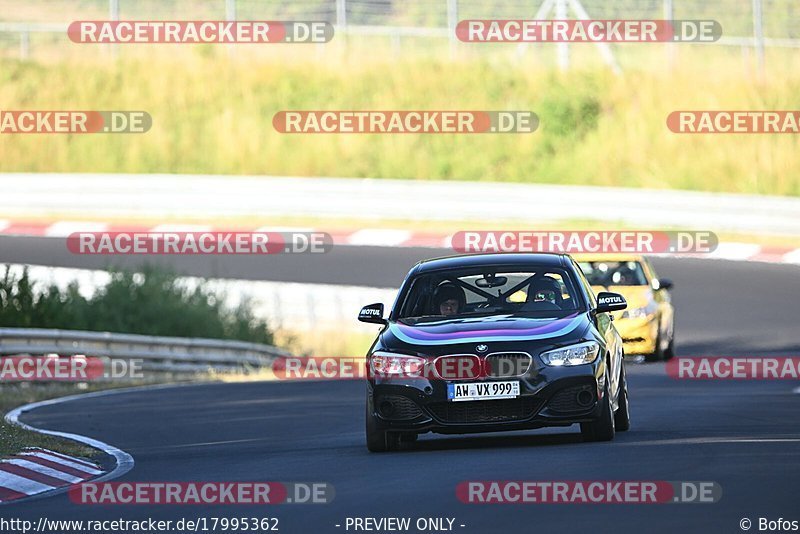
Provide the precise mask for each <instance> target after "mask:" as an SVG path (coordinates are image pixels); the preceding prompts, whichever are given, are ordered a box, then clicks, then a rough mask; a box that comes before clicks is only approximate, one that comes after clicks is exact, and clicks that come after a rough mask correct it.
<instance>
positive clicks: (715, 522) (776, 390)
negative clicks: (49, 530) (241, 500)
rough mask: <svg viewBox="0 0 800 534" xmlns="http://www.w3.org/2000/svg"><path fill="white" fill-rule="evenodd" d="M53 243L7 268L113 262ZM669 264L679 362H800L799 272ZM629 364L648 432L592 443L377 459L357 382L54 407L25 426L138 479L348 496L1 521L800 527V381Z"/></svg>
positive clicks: (254, 265) (239, 263)
mask: <svg viewBox="0 0 800 534" xmlns="http://www.w3.org/2000/svg"><path fill="white" fill-rule="evenodd" d="M54 243H55V241H54V242H53V243H50V242H45V241H44V240H30V239H25V238H0V262H8V261H13V262H15V263H34V264H50V265H61V266H69V267H99V266H102V265H99V264H92V262H95V261H97V259H96V258H94V259H93V258H85V257H80V258H76V257H71V256H69V255H68V254H63V255H61V256H59V255H58V253H57V252H58V251H57V250H56V249H55V248H52V249H51V250H47V248H48V247H51V246H52V247H55V246H56V245H55V244H54ZM60 246H61V247H63V242H62V243H61V244H60ZM444 254H447V251H433V250H430V249H383V248H371V247H339V248H336V249H334V251H333V252H331V253H329V254H326V255H323V256H280V257H279V256H276V257H272V258H268V260H269V261H267V260H264V259H257V260H255V259H251V258H246V257H216V258H211V259H209V260H201V261H197V259H196V258H195V259H193V260H191V261H190V262H184V261H181V262H176V263H174V264H173V265H174V266H175V268H176V269H177V270H179V271H181V272H185V273H186V274H194V275H206V276H222V275H224V276H226V277H231V278H246V279H264V280H286V281H302V282H326V283H342V284H359V285H374V286H384V287H387V286H390V287H391V286H396V285H397V284H398V283H399V282H400V280H401V279H402V276H403V275H404V274H405V272H406V270H407V269H408V268H409V267H410V266H411V265H412V264H413V263H414V262H415V261H417V260H418V259H421V258H424V257H430V256H434V255H444ZM37 259H38V260H39V261H37ZM171 259H172V258H169V257H165V258H161V260H162V261H170V260H171ZM179 259H180V258H179ZM45 260H46V261H45ZM100 260H101V261H104V259H103V258H100ZM181 260H182V259H181ZM654 263H655V265H656V269H657V270H658V271H659V274H660V275H661V276H664V277H669V278H671V279H672V280H673V281H674V282H675V289H674V303H675V305H676V308H677V322H676V336H677V350H678V354H679V355H682V356H687V355H754V356H756V355H794V354H798V353H800V334H798V328H797V323H798V317H800V302H799V301H798V291H797V288H798V287H800V285H798V276H800V269H798V267H797V266H792V265H770V264H757V263H737V262H727V261H708V260H688V259H666V258H659V259H656V260H655V261H654ZM628 370H629V382H630V394H631V403H632V412H633V427H632V429H631V431H630V432H628V433H620V434H618V435H617V437H616V439H615V440H614V441H613V442H610V443H600V444H597V443H582V442H581V440H580V437H579V433H578V431H577V429H576V428H571V429H556V430H538V431H531V432H524V433H514V434H506V435H498V434H483V435H471V436H465V437H462V436H433V435H427V436H423V437H421V439H420V441H419V442H418V443H417V444H415V445H414V446H412V447H410V448H409V449H407V450H405V451H401V452H398V453H394V454H388V455H387V454H382V455H374V454H369V453H368V452H367V451H366V449H365V447H364V443H363V396H364V387H363V384H360V383H356V382H315V383H311V382H305V383H248V384H213V385H197V386H188V387H176V388H166V389H158V390H153V391H138V392H129V393H119V394H115V395H111V396H106V397H97V398H90V399H82V400H77V401H73V402H69V403H65V404H61V405H55V406H49V407H44V408H41V409H38V410H36V411H34V412H32V413H29V414H26V415H25V416H23V418H22V420H23V421H24V422H26V423H28V424H32V425H34V426H37V427H44V428H48V429H57V430H64V431H69V432H74V433H78V434H83V435H87V436H91V437H93V438H96V439H99V440H101V441H104V442H107V443H110V444H113V445H115V446H117V447H120V448H121V449H123V450H125V451H127V452H129V453H130V454H132V455H133V457H134V458H135V460H136V465H135V467H134V468H133V470H132V471H130V472H129V473H127V474H126V475H124V476H123V477H122V478H120V479H118V480H121V481H188V480H197V481H201V480H202V481H206V480H217V481H245V480H271V481H286V482H290V481H307V482H314V481H324V482H329V483H331V484H333V485H334V486H335V488H336V498H335V500H334V502H333V503H332V504H328V505H294V504H291V505H290V504H286V505H279V506H274V507H269V506H262V507H247V506H227V507H198V506H182V507H181V506H164V505H162V506H104V507H90V506H85V505H76V504H72V503H71V502H70V501H69V499H68V498H67V497H66V496H65V495H59V496H54V497H51V498H46V499H42V500H38V501H32V502H28V503H21V504H16V505H12V506H5V507H0V517H7V518H9V517H13V518H27V519H32V520H37V519H38V518H39V517H40V516H46V517H47V518H49V519H116V518H129V519H146V518H148V517H152V518H160V519H173V520H175V519H178V518H181V517H186V518H197V517H209V518H210V517H237V516H238V517H242V516H249V517H253V516H255V517H263V516H271V517H278V518H279V519H280V531H281V532H287V533H296V532H299V533H305V532H331V533H334V532H347V531H346V530H345V528H344V525H345V520H346V518H347V517H411V518H418V517H450V518H455V525H456V527H455V531H456V532H464V533H484V532H487V533H488V532H492V533H493V532H509V531H517V532H554V531H561V532H587V531H590V530H591V531H595V532H610V531H615V532H643V531H649V532H676V531H680V532H741V531H742V530H741V529H740V527H739V521H740V519H742V518H744V517H747V518H749V519H751V520H752V521H753V523H754V525H753V528H752V529H751V530H753V531H757V530H758V518H759V517H765V518H769V519H771V520H776V519H778V518H784V519H787V518H788V519H793V520H800V511H798V510H799V508H798V506H797V493H796V488H797V482H798V481H800V421H798V417H797V414H798V413H800V395H798V394H795V393H793V392H792V390H793V388H795V387H796V386H797V385H798V384H797V383H796V382H790V381H772V382H752V381H747V382H734V381H699V382H683V381H676V380H673V379H671V378H669V377H667V376H666V374H665V372H664V366H663V364H638V365H637V364H631V365H629V367H628ZM466 480H687V481H689V480H691V481H715V482H717V483H719V484H720V485H721V486H722V491H723V495H722V499H721V500H720V502H718V503H716V504H663V505H634V504H626V505H588V504H581V505H537V504H528V505H468V504H462V503H460V502H459V501H458V500H457V498H456V494H455V487H456V485H457V484H458V483H459V482H462V481H466ZM337 524H338V525H342V526H341V527H336V526H335V525H337ZM462 524H463V525H465V526H464V527H460V526H458V525H462ZM349 532H353V530H350V531H349ZM411 532H416V530H415V529H412V530H411Z"/></svg>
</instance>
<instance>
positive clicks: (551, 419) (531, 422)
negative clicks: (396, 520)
mask: <svg viewBox="0 0 800 534" xmlns="http://www.w3.org/2000/svg"><path fill="white" fill-rule="evenodd" d="M598 368H599V365H598V364H597V363H595V364H588V365H584V366H576V367H574V368H564V367H561V368H545V369H540V370H539V372H537V373H536V374H534V375H532V376H531V375H527V376H522V377H513V378H497V379H486V380H485V381H491V380H519V381H520V396H519V397H517V398H514V399H492V400H477V401H460V402H453V401H449V400H448V399H447V383H448V382H447V381H445V380H438V379H436V380H429V379H424V378H413V379H408V378H404V379H383V380H381V381H373V380H370V381H369V382H368V386H367V409H368V411H369V413H371V414H372V415H373V417H374V418H375V423H376V426H377V427H378V428H380V429H382V430H393V431H399V432H403V431H405V432H416V433H425V432H436V433H440V434H463V433H473V432H499V431H511V430H524V429H532V428H541V427H546V426H570V425H572V424H574V423H583V422H590V421H593V420H595V419H597V417H599V415H600V408H599V402H598V401H599V399H600V397H601V396H602V391H603V386H604V385H603V384H602V383H601V381H602V378H601V379H600V380H598V378H597V377H598V376H599V377H602V376H603V373H602V370H598ZM598 373H599V374H598Z"/></svg>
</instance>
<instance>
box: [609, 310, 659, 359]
mask: <svg viewBox="0 0 800 534" xmlns="http://www.w3.org/2000/svg"><path fill="white" fill-rule="evenodd" d="M614 324H615V325H616V327H617V331H618V332H619V335H620V336H621V337H622V345H623V348H624V349H625V354H630V355H633V354H645V355H646V354H654V353H655V352H656V339H657V338H658V321H657V320H656V318H655V316H653V317H649V318H648V317H642V318H636V319H617V320H615V321H614Z"/></svg>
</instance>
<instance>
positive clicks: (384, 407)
mask: <svg viewBox="0 0 800 534" xmlns="http://www.w3.org/2000/svg"><path fill="white" fill-rule="evenodd" d="M375 407H376V408H377V410H378V413H379V414H380V415H381V417H383V418H385V419H397V420H407V419H416V418H417V417H419V416H420V415H422V410H421V409H420V407H419V406H417V403H416V402H414V401H413V400H411V399H409V398H408V397H403V396H402V395H382V396H380V397H378V399H377V401H376V402H375Z"/></svg>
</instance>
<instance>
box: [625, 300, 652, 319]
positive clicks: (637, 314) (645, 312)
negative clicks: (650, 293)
mask: <svg viewBox="0 0 800 534" xmlns="http://www.w3.org/2000/svg"><path fill="white" fill-rule="evenodd" d="M656 307H657V306H656V303H655V302H650V303H648V304H647V306H645V307H643V308H632V309H630V310H625V311H624V312H622V318H623V319H644V318H646V317H648V316H650V315H653V314H654V313H655V312H656Z"/></svg>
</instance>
